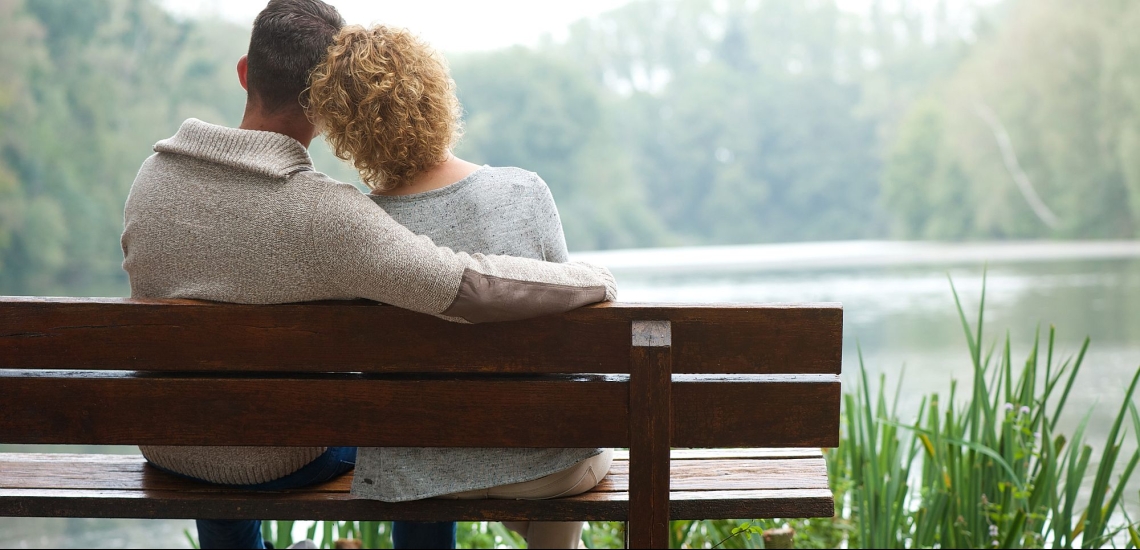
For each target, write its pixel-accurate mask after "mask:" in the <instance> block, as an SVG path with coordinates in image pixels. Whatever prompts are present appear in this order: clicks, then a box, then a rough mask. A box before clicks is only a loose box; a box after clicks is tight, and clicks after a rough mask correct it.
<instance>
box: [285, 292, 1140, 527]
mask: <svg viewBox="0 0 1140 550" xmlns="http://www.w3.org/2000/svg"><path fill="white" fill-rule="evenodd" d="M951 291H952V292H953V294H954V300H955V303H956V305H957V311H958V317H959V320H960V322H961V325H962V329H963V332H964V334H965V339H966V344H967V347H968V350H969V361H970V364H971V365H972V375H971V380H970V381H969V385H968V386H964V387H965V388H966V390H965V391H962V392H959V387H958V385H957V383H955V382H951V383H950V388H949V392H948V393H947V395H946V396H945V399H944V398H943V397H942V396H941V395H939V394H932V395H929V396H927V397H925V398H923V399H922V400H921V402H920V405H919V407H918V413H917V414H916V415H915V416H914V417H913V419H912V420H911V421H910V422H903V421H901V420H900V419H899V411H898V407H899V398H900V393H901V388H902V384H901V381H900V382H899V383H898V385H897V386H896V387H895V390H894V391H893V392H889V391H888V389H887V386H886V381H885V378H880V380H879V383H878V384H877V386H876V387H875V388H874V389H873V388H872V384H871V381H870V379H869V376H868V374H867V370H866V366H865V364H864V362H863V358H862V352H860V354H859V372H858V377H857V383H856V384H855V387H854V388H849V389H848V391H847V392H846V393H845V395H844V402H843V413H842V414H843V416H842V433H841V442H840V446H839V448H838V449H833V450H829V451H828V452H827V453H826V454H825V456H826V459H827V464H828V471H829V474H830V478H831V483H832V489H833V491H834V492H835V495H836V514H835V517H833V518H829V519H811V520H802V519H801V520H796V519H792V520H789V521H788V523H790V524H791V525H792V526H793V527H794V528H795V529H796V531H797V534H796V546H797V547H798V548H836V547H841V546H843V547H848V548H934V547H940V548H994V547H1001V548H1044V547H1053V548H1078V547H1079V548H1099V547H1104V546H1115V547H1126V548H1137V547H1140V533H1138V532H1137V529H1136V528H1135V526H1134V524H1133V523H1132V521H1131V520H1130V519H1129V517H1128V514H1127V512H1126V510H1124V508H1123V505H1122V501H1123V497H1124V491H1125V489H1126V487H1127V486H1128V482H1129V481H1130V480H1131V479H1132V476H1133V473H1134V471H1135V469H1136V466H1137V463H1138V462H1140V448H1138V449H1137V450H1135V451H1132V452H1131V453H1130V454H1127V456H1124V455H1122V452H1123V448H1124V441H1125V439H1126V437H1127V435H1128V432H1129V431H1131V432H1132V434H1133V435H1134V436H1135V435H1137V434H1140V413H1138V412H1137V409H1136V407H1135V405H1134V404H1133V396H1134V394H1135V392H1136V386H1137V382H1138V380H1140V370H1138V371H1137V372H1136V374H1135V375H1134V376H1133V378H1132V380H1131V383H1130V384H1129V385H1128V387H1127V389H1126V391H1125V394H1124V399H1123V401H1122V402H1121V403H1120V405H1119V406H1118V407H1116V411H1117V412H1116V414H1115V417H1114V421H1113V423H1112V425H1111V427H1110V429H1109V432H1108V436H1107V437H1106V438H1105V440H1104V441H1103V442H1100V444H1099V445H1098V446H1097V447H1096V449H1099V450H1094V447H1093V446H1092V445H1090V444H1089V443H1088V442H1087V439H1086V429H1087V428H1088V425H1089V422H1090V418H1091V411H1089V414H1086V415H1085V416H1084V417H1083V420H1081V421H1080V422H1079V424H1078V425H1077V427H1076V428H1075V429H1074V430H1073V431H1072V433H1070V434H1062V433H1059V431H1058V420H1059V419H1060V418H1061V417H1062V416H1063V414H1064V413H1065V410H1066V409H1065V406H1066V403H1067V402H1068V397H1069V394H1070V392H1071V391H1072V389H1073V386H1074V383H1075V381H1076V379H1077V375H1078V374H1079V373H1080V372H1081V367H1082V366H1083V365H1084V360H1085V355H1086V352H1087V351H1088V347H1089V341H1088V340H1087V339H1086V340H1085V342H1084V344H1083V345H1082V347H1081V349H1080V351H1079V352H1078V353H1077V354H1076V356H1075V357H1070V358H1067V359H1063V360H1059V359H1058V358H1057V357H1056V355H1055V337H1056V331H1055V329H1053V328H1052V327H1050V329H1049V331H1048V334H1047V335H1046V338H1045V341H1044V342H1042V341H1041V338H1040V333H1038V335H1037V337H1035V338H1034V342H1033V346H1032V348H1031V349H1030V350H1029V353H1028V355H1027V357H1026V358H1025V360H1024V361H1021V362H1018V363H1015V362H1014V360H1013V350H1012V346H1011V341H1010V337H1009V336H1008V335H1006V336H1005V337H1004V338H1001V339H998V340H994V341H993V343H992V344H991V345H990V346H989V347H985V344H984V342H986V335H985V332H984V330H983V329H984V327H985V315H984V313H985V285H984V283H983V290H982V295H981V306H980V307H979V312H978V315H977V317H976V320H975V321H974V323H973V324H971V322H970V320H969V319H967V316H966V313H965V310H964V309H963V307H962V303H961V301H960V300H959V297H958V292H957V289H955V288H954V286H953V282H951ZM783 523H784V522H782V521H779V520H764V521H759V520H758V521H752V522H747V524H748V526H751V527H761V528H767V527H774V526H777V525H780V524H783ZM744 524H745V522H743V521H675V522H673V523H672V526H671V531H672V536H671V538H672V540H671V543H672V546H673V547H674V548H682V547H686V548H711V547H713V546H714V545H719V546H717V547H718V548H749V547H752V548H756V547H762V544H763V543H762V540H761V538H760V537H759V536H757V535H756V533H755V531H756V529H741V527H743V526H744ZM266 530H267V531H266V534H267V537H266V540H271V541H276V542H277V543H278V546H277V547H278V548H282V547H284V545H287V543H288V542H291V540H292V539H291V537H292V535H291V531H292V524H291V522H290V523H286V522H278V523H277V524H275V525H274V524H271V523H269V522H267V523H266ZM307 535H308V537H309V538H311V539H314V540H317V541H319V542H320V543H321V546H322V547H323V548H330V547H331V544H332V541H333V540H334V539H336V538H356V539H360V540H361V541H362V542H363V543H364V544H363V545H364V547H365V548H386V547H390V545H391V537H390V525H389V524H387V523H381V522H359V523H358V522H323V523H313V524H311V526H308V527H307ZM583 538H584V542H585V544H586V546H587V547H589V548H618V547H620V546H621V542H622V524H620V523H613V522H608V523H607V522H595V523H591V524H590V525H589V527H588V528H587V529H586V531H585V533H584V536H583ZM459 542H460V546H461V547H466V548H487V547H503V546H506V547H521V543H522V541H521V539H519V537H518V536H517V535H515V534H514V533H512V532H510V531H508V530H506V529H505V528H502V527H501V526H499V525H497V524H461V527H460V530H459Z"/></svg>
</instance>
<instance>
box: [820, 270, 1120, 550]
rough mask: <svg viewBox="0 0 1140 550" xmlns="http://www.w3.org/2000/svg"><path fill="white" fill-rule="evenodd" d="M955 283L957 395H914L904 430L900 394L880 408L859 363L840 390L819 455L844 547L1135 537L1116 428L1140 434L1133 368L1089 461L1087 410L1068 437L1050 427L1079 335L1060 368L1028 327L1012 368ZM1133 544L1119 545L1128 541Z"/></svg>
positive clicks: (1008, 544)
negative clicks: (963, 346) (971, 317)
mask: <svg viewBox="0 0 1140 550" xmlns="http://www.w3.org/2000/svg"><path fill="white" fill-rule="evenodd" d="M951 289H952V291H953V293H954V299H955V302H956V304H957V309H958V314H959V318H960V321H961V324H962V328H963V330H964V332H965V335H966V342H967V345H968V347H969V351H970V360H971V363H972V366H973V372H972V380H971V383H970V386H969V392H968V393H967V394H966V395H964V396H962V397H959V395H958V387H957V384H956V383H951V387H950V391H949V396H948V397H949V398H948V399H947V400H946V401H945V402H943V401H941V399H940V396H939V395H938V394H933V395H930V396H928V397H926V398H924V399H923V400H922V401H921V404H920V405H919V408H918V410H919V412H918V414H917V415H916V417H915V420H914V421H913V422H912V423H909V424H904V423H902V422H900V421H899V418H898V413H897V406H898V391H897V390H896V392H895V394H894V396H893V398H892V400H891V401H890V402H888V400H887V397H886V391H885V389H884V388H883V384H882V383H880V387H879V390H878V391H877V393H875V392H872V390H871V388H870V384H869V381H868V376H867V372H866V368H865V366H864V364H863V361H862V357H860V365H859V367H860V370H859V380H858V382H859V383H858V385H857V387H856V388H855V390H854V391H853V392H850V393H848V394H847V395H846V396H845V403H844V405H845V411H844V416H843V420H844V429H843V433H842V442H841V444H840V447H839V449H838V450H836V451H832V452H830V453H829V466H830V467H831V475H832V476H833V483H835V484H836V487H835V489H836V492H837V499H838V503H837V517H836V522H837V523H845V524H848V525H850V526H851V527H852V529H851V534H850V537H849V540H848V543H849V545H850V547H862V548H931V547H936V546H937V547H942V548H991V547H1001V548H1023V547H1024V548H1043V547H1046V546H1049V547H1055V548H1075V547H1078V546H1079V547H1080V548H1099V547H1102V546H1105V545H1108V544H1114V545H1115V543H1116V542H1119V541H1117V540H1116V538H1117V537H1118V535H1121V534H1123V533H1125V532H1126V531H1128V532H1129V533H1130V534H1133V535H1134V533H1135V530H1134V529H1132V528H1131V525H1130V523H1131V522H1130V520H1128V519H1127V514H1126V512H1125V510H1124V509H1123V507H1122V498H1123V495H1124V490H1125V488H1126V487H1127V484H1128V482H1129V480H1131V479H1132V474H1133V472H1134V470H1135V468H1136V465H1137V462H1140V450H1136V451H1133V452H1132V453H1131V454H1130V455H1129V456H1128V458H1127V460H1126V461H1125V462H1123V463H1121V461H1120V459H1121V458H1122V456H1121V452H1122V448H1123V443H1124V440H1125V437H1126V432H1127V430H1128V427H1127V426H1126V423H1130V424H1131V426H1132V430H1133V433H1134V434H1140V414H1137V410H1136V407H1135V405H1134V404H1133V402H1132V398H1133V395H1134V393H1135V391H1136V385H1137V381H1138V379H1140V370H1138V371H1137V373H1136V375H1135V376H1134V377H1133V378H1132V381H1131V383H1130V384H1129V386H1128V388H1127V391H1126V392H1125V395H1124V399H1123V402H1122V403H1121V404H1120V406H1119V411H1118V413H1117V414H1116V416H1115V420H1114V422H1113V424H1112V427H1111V429H1110V431H1109V434H1108V437H1107V438H1106V441H1105V442H1104V444H1103V445H1102V446H1101V449H1102V450H1101V452H1100V454H1099V457H1098V460H1096V461H1095V462H1094V461H1093V457H1094V450H1093V447H1092V446H1091V445H1089V444H1088V443H1087V442H1086V438H1085V430H1086V428H1087V426H1088V422H1089V418H1090V415H1086V416H1085V417H1084V419H1083V420H1082V421H1081V422H1080V424H1079V425H1078V426H1077V428H1076V429H1075V431H1074V432H1073V433H1072V434H1071V435H1068V436H1066V435H1062V434H1058V433H1057V421H1058V419H1059V418H1061V416H1062V414H1063V412H1064V410H1065V404H1066V402H1067V400H1068V397H1069V393H1070V391H1071V390H1072V388H1073V384H1074V382H1075V380H1076V378H1077V374H1078V373H1079V372H1080V370H1081V366H1082V365H1083V363H1084V358H1085V354H1086V352H1087V350H1088V345H1089V341H1088V340H1087V339H1086V340H1085V342H1084V344H1083V345H1082V347H1081V349H1080V352H1079V353H1078V354H1077V356H1076V358H1075V359H1072V358H1071V359H1067V360H1064V361H1061V362H1059V363H1058V362H1056V361H1055V357H1054V350H1055V336H1056V331H1055V329H1053V328H1050V329H1049V334H1048V339H1047V342H1046V343H1045V344H1044V357H1042V354H1041V351H1042V344H1041V342H1040V334H1039V333H1038V336H1037V337H1036V338H1035V339H1034V344H1033V347H1032V349H1031V350H1030V353H1029V355H1028V358H1027V359H1026V360H1025V361H1024V362H1022V363H1018V364H1015V363H1014V361H1013V359H1012V350H1011V344H1010V338H1009V336H1008V335H1007V336H1006V337H1005V338H1004V339H1003V340H1001V342H1000V345H1001V347H1000V348H998V347H997V345H996V344H995V345H994V346H991V347H990V348H989V349H988V350H985V349H983V347H982V346H983V344H982V342H983V341H984V332H983V328H984V320H985V319H984V311H985V290H984V285H983V290H982V305H981V307H980V308H979V314H978V317H977V321H976V324H975V325H974V326H971V325H970V322H969V321H968V320H967V318H966V314H965V310H964V309H963V308H962V305H961V301H960V300H959V299H958V293H957V290H956V289H954V288H953V282H951ZM1090 414H1091V413H1090ZM1094 464H1095V465H1094ZM1120 465H1122V466H1123V469H1120V468H1118V466H1120ZM1089 478H1091V479H1092V484H1091V486H1089V485H1087V484H1086V483H1085V480H1087V479H1089ZM1114 478H1115V479H1114ZM1113 481H1115V486H1113V485H1112V483H1113ZM1133 539H1134V536H1128V537H1123V543H1122V544H1123V545H1125V546H1128V547H1134V546H1135V541H1134V540H1133Z"/></svg>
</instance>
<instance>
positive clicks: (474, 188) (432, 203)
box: [352, 167, 601, 502]
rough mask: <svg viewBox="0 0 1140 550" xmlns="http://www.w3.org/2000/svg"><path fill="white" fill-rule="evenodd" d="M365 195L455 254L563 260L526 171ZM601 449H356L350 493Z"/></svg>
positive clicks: (476, 485) (416, 487) (433, 490)
mask: <svg viewBox="0 0 1140 550" xmlns="http://www.w3.org/2000/svg"><path fill="white" fill-rule="evenodd" d="M372 200H374V201H376V203H377V204H379V205H380V206H381V207H382V208H383V209H384V210H385V211H386V212H388V215H390V216H392V218H393V219H395V220H396V221H398V222H400V223H401V224H403V225H404V226H405V227H407V228H408V229H411V230H412V232H413V233H416V234H418V235H426V236H428V237H431V238H432V240H433V241H435V243H436V244H438V245H440V246H446V247H449V248H451V249H453V250H455V251H458V252H467V253H470V254H476V253H483V254H505V255H509V256H518V257H523V258H535V259H538V260H546V261H548V262H566V261H569V254H568V253H567V251H566V238H565V237H564V236H563V234H562V223H561V221H560V220H559V218H558V208H557V207H555V205H554V198H553V197H552V196H551V195H550V189H549V188H547V186H546V182H544V181H542V179H541V178H539V177H538V175H537V174H534V173H533V172H527V171H525V170H520V169H518V168H490V167H484V168H482V169H479V170H477V171H476V172H474V173H473V174H471V175H470V176H468V177H466V178H464V179H463V180H461V181H459V182H457V183H454V184H452V185H449V186H447V187H444V188H441V189H436V190H434V191H427V192H425V193H418V194H415V195H404V196H393V197H385V196H374V197H372ZM600 452H601V449H494V448H487V449H445V448H407V447H392V448H387V447H384V448H361V449H360V450H359V452H358V453H357V459H356V477H355V478H353V483H352V494H354V495H357V496H362V497H366V498H373V499H378V500H383V501H388V502H398V501H403V500H414V499H420V498H429V497H434V496H439V495H446V494H449V493H458V492H461V491H471V490H475V489H485V488H487V487H494V486H497V485H506V484H509V483H520V482H523V481H530V480H533V479H538V478H540V477H543V476H546V475H549V474H553V473H555V472H558V471H561V470H565V469H566V468H569V467H570V466H573V465H574V464H575V463H577V462H579V461H582V460H585V459H587V458H589V457H591V456H594V455H596V454H598V453H600Z"/></svg>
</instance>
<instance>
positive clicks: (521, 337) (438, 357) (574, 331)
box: [0, 297, 843, 374]
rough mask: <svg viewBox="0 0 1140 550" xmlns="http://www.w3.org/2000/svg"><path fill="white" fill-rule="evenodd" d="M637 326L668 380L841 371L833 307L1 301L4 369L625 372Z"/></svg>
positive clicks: (838, 310) (837, 311)
mask: <svg viewBox="0 0 1140 550" xmlns="http://www.w3.org/2000/svg"><path fill="white" fill-rule="evenodd" d="M634 320H664V321H669V322H670V323H671V325H672V340H673V364H674V369H673V372H675V373H703V374H721V373H746V374H788V373H792V374H797V373H817V374H838V373H839V372H840V357H841V353H842V349H841V348H842V327H843V311H842V307H841V306H840V305H839V304H805V305H767V304H765V305H749V306H734V305H668V304H652V305H639V304H625V303H618V304H601V305H597V306H591V307H586V308H582V309H579V310H575V311H572V312H570V313H566V314H563V315H554V316H548V317H542V318H539V319H531V320H526V321H519V322H511V323H490V324H484V325H459V324H455V323H449V322H446V321H442V320H440V319H436V318H434V317H431V316H428V315H422V314H418V313H413V312H410V311H406V310H402V309H399V308H395V307H390V306H382V305H378V304H374V303H370V302H360V301H356V302H321V303H312V304H290V305H273V306H247V305H236V304H216V303H209V302H198V301H191V300H160V301H142V300H127V299H82V298H58V299H48V298H20V297H0V369H94V370H105V369H107V370H149V371H217V370H226V371H279V372H280V371H284V372H492V371H493V372H516V373H581V372H590V373H628V372H629V345H630V342H629V326H630V323H631V321H634ZM441 342H446V343H447V345H440V343H441Z"/></svg>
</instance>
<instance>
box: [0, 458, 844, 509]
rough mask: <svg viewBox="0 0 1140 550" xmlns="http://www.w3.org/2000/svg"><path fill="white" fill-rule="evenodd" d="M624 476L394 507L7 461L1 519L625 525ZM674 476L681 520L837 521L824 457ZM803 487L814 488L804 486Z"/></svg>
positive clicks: (143, 470)
mask: <svg viewBox="0 0 1140 550" xmlns="http://www.w3.org/2000/svg"><path fill="white" fill-rule="evenodd" d="M623 471H624V472H627V471H628V463H626V461H624V460H618V461H616V462H615V465H614V468H613V470H612V474H611V475H612V476H613V477H614V481H613V482H612V483H611V485H610V486H609V489H608V490H604V491H603V490H596V491H592V492H589V493H586V494H584V495H580V496H578V497H573V498H569V499H555V500H549V501H502V500H487V501H458V500H424V501H414V502H404V503H395V504H390V503H383V502H376V501H368V500H360V499H354V498H352V497H351V495H349V494H348V488H349V477H348V476H345V477H342V478H340V479H338V480H334V481H333V482H331V483H327V484H324V485H320V486H316V487H312V488H308V489H304V490H301V491H292V492H281V493H255V492H249V491H242V490H237V489H229V488H224V487H217V486H212V485H207V484H199V483H195V482H192V481H187V480H184V479H181V478H177V477H175V476H171V475H168V474H165V473H163V472H160V471H158V470H155V469H153V468H150V467H149V466H145V464H144V462H143V460H142V458H141V457H138V456H116V455H42V454H41V455H34V454H31V455H30V454H14V453H7V454H4V453H0V516H15V517H113V518H118V517H122V518H186V519H193V518H196V517H202V518H217V519H222V518H231V519H265V518H274V519H315V520H342V521H343V520H406V521H440V520H445V519H454V520H460V521H488V520H540V521H566V520H571V519H573V520H583V519H585V520H597V521H624V520H626V519H627V518H628V494H627V493H626V492H625V486H623V485H622V482H621V479H622V478H623V475H622V472H623ZM672 471H673V476H674V477H675V478H677V479H683V480H687V481H684V482H683V485H682V486H681V487H678V488H675V489H674V490H673V491H672V492H671V494H670V500H671V503H670V516H671V517H672V518H673V519H734V518H742V517H746V518H771V517H830V516H831V515H832V513H833V511H834V502H833V500H832V497H831V493H830V492H829V491H828V490H827V489H826V486H824V487H823V488H819V487H818V486H817V485H818V480H819V479H823V480H824V481H826V475H827V469H826V465H825V464H824V461H823V459H822V457H815V458H808V459H791V460H789V459H766V458H760V459H729V458H724V459H722V460H715V459H708V460H706V459H681V460H677V461H675V462H674V463H673V466H672ZM717 472H726V474H725V475H718V474H717ZM789 472H798V473H797V474H796V475H794V476H789V475H788V474H789ZM734 476H736V477H735V478H734ZM752 478H754V479H755V481H753V482H749V483H750V484H751V485H755V486H756V487H768V486H773V487H780V488H778V489H763V488H761V489H742V488H741V487H740V481H741V480H744V479H752ZM626 479H628V478H626ZM734 479H735V480H734ZM797 479H804V480H814V481H812V482H811V485H810V486H800V485H799V484H797V483H796V481H795V480H797ZM607 481H610V480H609V479H607ZM31 485H36V487H30V486H31Z"/></svg>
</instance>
